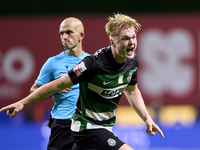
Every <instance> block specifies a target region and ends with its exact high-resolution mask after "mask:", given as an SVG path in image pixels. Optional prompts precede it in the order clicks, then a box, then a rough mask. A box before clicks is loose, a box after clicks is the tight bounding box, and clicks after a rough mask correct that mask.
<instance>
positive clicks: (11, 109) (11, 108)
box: [0, 102, 24, 118]
mask: <svg viewBox="0 0 200 150" xmlns="http://www.w3.org/2000/svg"><path fill="white" fill-rule="evenodd" d="M23 108H24V105H23V104H21V103H20V102H16V103H13V104H11V105H8V106H5V107H3V108H1V109H0V112H2V111H5V110H7V115H8V116H10V118H13V117H15V116H17V114H18V112H19V111H21V110H22V109H23Z"/></svg>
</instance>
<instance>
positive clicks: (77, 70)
mask: <svg viewBox="0 0 200 150" xmlns="http://www.w3.org/2000/svg"><path fill="white" fill-rule="evenodd" d="M86 69H87V68H86V67H85V63H84V62H83V61H82V62H81V63H80V64H78V65H76V66H75V67H74V72H75V73H76V74H77V76H80V75H81V74H82V72H84V71H85V70H86Z"/></svg>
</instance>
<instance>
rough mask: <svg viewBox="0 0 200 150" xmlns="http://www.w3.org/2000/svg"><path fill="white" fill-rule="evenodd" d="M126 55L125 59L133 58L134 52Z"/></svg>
mask: <svg viewBox="0 0 200 150" xmlns="http://www.w3.org/2000/svg"><path fill="white" fill-rule="evenodd" d="M126 57H127V59H133V58H134V54H131V55H130V54H127V55H126Z"/></svg>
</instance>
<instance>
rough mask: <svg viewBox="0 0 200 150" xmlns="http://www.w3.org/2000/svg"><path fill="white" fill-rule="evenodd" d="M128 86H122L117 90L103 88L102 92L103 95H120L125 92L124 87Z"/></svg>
mask: <svg viewBox="0 0 200 150" xmlns="http://www.w3.org/2000/svg"><path fill="white" fill-rule="evenodd" d="M125 88H126V87H123V88H120V89H116V90H103V92H102V93H101V95H103V96H109V97H113V96H116V95H117V96H118V95H122V93H123V92H124V89H125Z"/></svg>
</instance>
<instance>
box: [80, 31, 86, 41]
mask: <svg viewBox="0 0 200 150" xmlns="http://www.w3.org/2000/svg"><path fill="white" fill-rule="evenodd" d="M79 36H80V39H81V40H83V38H84V37H85V33H84V32H81V33H80V34H79Z"/></svg>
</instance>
